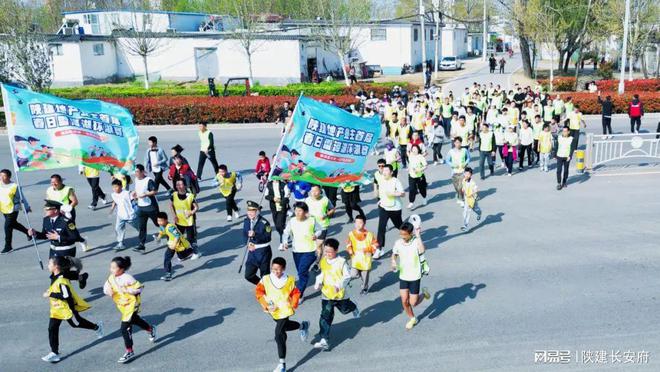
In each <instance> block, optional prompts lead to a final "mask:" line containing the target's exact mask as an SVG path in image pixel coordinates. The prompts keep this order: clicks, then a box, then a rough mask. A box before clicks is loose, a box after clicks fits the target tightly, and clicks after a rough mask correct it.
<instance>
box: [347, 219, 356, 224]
mask: <svg viewBox="0 0 660 372" xmlns="http://www.w3.org/2000/svg"><path fill="white" fill-rule="evenodd" d="M353 222H355V220H354V219H352V218H349V219H348V222H346V223H353Z"/></svg>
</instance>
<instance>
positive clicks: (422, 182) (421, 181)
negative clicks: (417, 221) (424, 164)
mask: <svg viewBox="0 0 660 372" xmlns="http://www.w3.org/2000/svg"><path fill="white" fill-rule="evenodd" d="M408 185H409V186H410V192H409V193H408V201H409V202H411V203H414V202H415V197H417V193H418V192H419V194H420V195H421V196H422V198H424V199H426V176H424V175H422V176H421V177H419V178H413V177H410V176H408Z"/></svg>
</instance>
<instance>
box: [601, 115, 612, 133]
mask: <svg viewBox="0 0 660 372" xmlns="http://www.w3.org/2000/svg"><path fill="white" fill-rule="evenodd" d="M603 134H612V118H611V117H610V118H606V117H605V116H603Z"/></svg>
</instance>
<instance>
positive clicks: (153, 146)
mask: <svg viewBox="0 0 660 372" xmlns="http://www.w3.org/2000/svg"><path fill="white" fill-rule="evenodd" d="M148 143H149V149H148V150H147V152H146V154H144V167H145V169H146V171H147V172H151V173H152V174H153V175H154V183H155V184H156V192H158V188H159V187H160V185H163V187H164V188H165V190H167V191H170V190H171V189H172V188H171V187H170V185H168V184H167V182H165V178H164V177H163V173H164V172H165V170H166V169H168V168H169V167H168V165H167V161H168V159H167V154H165V151H164V150H163V149H161V148H160V147H158V138H156V137H155V136H151V137H149V140H148Z"/></svg>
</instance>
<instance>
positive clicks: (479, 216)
mask: <svg viewBox="0 0 660 372" xmlns="http://www.w3.org/2000/svg"><path fill="white" fill-rule="evenodd" d="M478 221H481V213H479V214H477V222H478Z"/></svg>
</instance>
